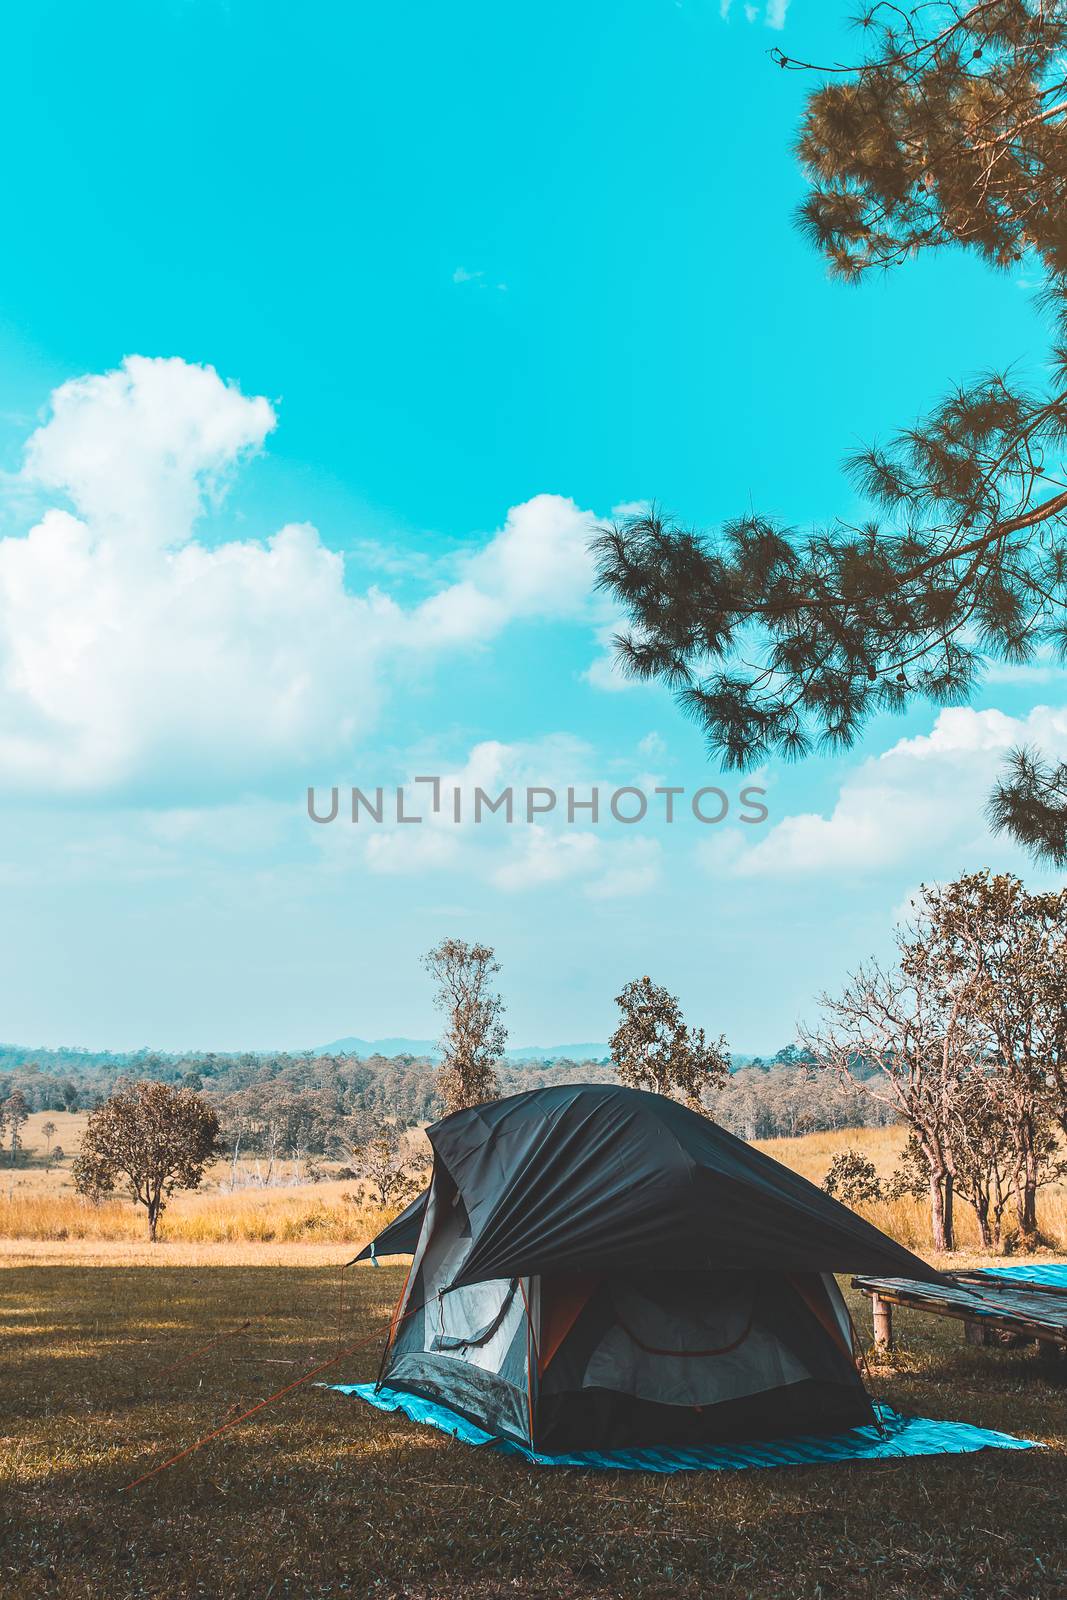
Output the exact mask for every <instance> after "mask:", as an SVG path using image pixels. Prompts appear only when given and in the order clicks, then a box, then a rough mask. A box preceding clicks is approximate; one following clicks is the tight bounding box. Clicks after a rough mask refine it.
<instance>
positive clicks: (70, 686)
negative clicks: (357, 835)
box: [0, 356, 600, 794]
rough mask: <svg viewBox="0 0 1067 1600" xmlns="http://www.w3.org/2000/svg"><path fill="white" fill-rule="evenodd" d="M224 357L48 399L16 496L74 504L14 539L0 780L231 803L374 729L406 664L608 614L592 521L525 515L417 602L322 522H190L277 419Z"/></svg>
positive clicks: (105, 380)
mask: <svg viewBox="0 0 1067 1600" xmlns="http://www.w3.org/2000/svg"><path fill="white" fill-rule="evenodd" d="M275 421H276V418H275V413H274V409H273V407H272V406H271V405H270V403H269V402H268V401H267V400H265V399H263V398H262V397H248V396H245V395H242V394H241V393H240V391H239V390H238V389H237V388H236V387H234V386H233V385H231V384H226V383H224V382H223V381H222V379H221V378H220V377H219V375H218V374H217V373H216V372H215V371H214V369H213V368H211V367H200V366H194V365H191V364H189V363H186V362H184V361H181V360H177V359H172V360H162V359H161V360H155V359H148V358H145V357H139V356H134V357H130V358H128V359H127V360H126V361H124V362H123V364H122V366H121V368H119V369H117V370H116V371H114V372H109V373H105V374H102V375H97V376H90V377H85V378H79V379H76V380H74V381H72V382H70V383H66V384H64V385H62V386H61V387H60V388H59V389H57V390H56V391H55V393H54V395H53V397H52V405H51V411H50V414H49V415H48V417H47V419H46V420H45V421H44V422H43V423H42V424H41V426H40V427H38V428H37V430H36V431H35V432H34V433H33V434H32V436H31V437H30V439H29V442H28V444H27V448H26V455H25V464H24V467H23V471H22V473H21V474H20V476H19V478H18V480H17V482H16V483H15V484H14V486H13V490H12V492H13V493H14V494H15V495H16V496H23V495H25V494H26V492H27V491H28V490H32V491H33V492H34V493H35V494H37V495H38V496H45V497H46V498H52V497H54V496H57V495H58V496H61V497H62V499H63V500H64V501H66V502H67V504H66V505H59V504H55V503H53V504H51V505H48V506H47V508H46V509H45V510H44V511H43V513H42V514H41V515H40V517H39V520H38V521H37V523H36V525H35V526H33V527H32V528H31V530H30V532H29V533H28V534H26V535H21V536H17V537H14V536H13V537H8V538H4V539H0V788H3V789H7V790H21V791H23V792H41V791H43V792H45V793H49V794H55V793H63V792H66V793H79V792H81V793H91V792H116V791H119V790H122V789H128V790H136V789H137V788H138V787H140V788H142V789H144V788H145V787H146V786H148V785H154V786H159V785H161V784H165V785H168V786H170V787H171V788H173V787H174V785H175V783H176V782H179V783H180V784H183V785H192V786H193V787H197V788H200V787H203V788H204V789H205V790H207V791H211V792H214V793H218V792H221V791H225V790H227V789H228V790H230V791H231V792H232V791H234V790H238V789H240V790H247V789H249V788H251V787H253V786H254V785H255V784H256V783H257V782H258V781H259V780H261V779H262V778H264V777H265V776H267V775H270V774H272V773H276V772H280V771H286V772H291V771H293V770H300V771H301V772H303V773H306V772H308V771H309V770H310V769H311V767H312V765H314V766H316V767H318V768H319V769H320V770H321V767H322V765H323V764H326V763H331V764H332V763H334V762H335V761H336V758H337V757H339V756H342V755H343V754H344V753H345V752H346V751H349V750H351V748H352V747H353V743H354V741H356V740H357V739H358V738H359V737H360V736H361V735H362V734H364V733H365V732H366V730H367V729H368V728H370V727H372V726H373V725H374V723H375V721H376V720H377V718H378V716H379V714H380V710H381V706H382V703H383V699H384V697H385V695H386V693H387V691H388V687H389V680H390V677H391V675H392V673H393V671H394V665H395V664H396V663H400V664H406V663H408V662H411V661H413V660H414V661H418V660H428V661H433V660H434V659H436V658H437V656H438V655H439V654H440V653H441V652H446V651H454V650H458V649H469V648H471V647H475V646H478V645H483V644H485V643H487V642H489V641H491V640H492V639H493V638H494V637H496V636H497V635H498V634H499V633H500V632H501V631H502V630H503V629H505V628H506V627H508V626H509V625H510V624H511V623H512V622H514V621H516V620H519V619H566V620H573V621H577V622H583V621H585V622H588V623H589V624H590V625H592V624H593V622H594V621H595V619H596V617H597V616H598V615H599V614H600V613H599V611H598V606H599V602H597V601H595V600H593V599H592V598H591V592H590V591H591V566H590V561H589V555H588V550H587V544H588V539H589V534H590V532H591V530H592V528H593V526H594V524H595V518H594V517H593V514H592V513H591V512H588V511H583V510H581V509H579V507H577V506H576V505H575V504H574V502H573V501H571V500H567V499H564V498H563V497H561V496H558V495H548V494H545V495H538V496H536V497H535V498H534V499H532V500H530V501H528V502H526V503H525V504H524V505H520V506H516V507H514V508H513V509H512V510H511V511H510V512H509V513H508V516H507V518H506V520H505V523H504V526H503V528H502V529H501V530H500V531H499V532H498V533H497V534H495V535H494V536H493V537H492V538H491V539H489V540H488V542H487V543H485V544H484V545H483V547H482V548H481V549H480V550H478V551H477V552H475V553H472V554H468V555H467V556H465V557H463V558H461V559H460V560H459V562H458V570H456V571H455V572H454V575H453V581H451V582H447V583H445V585H444V586H443V587H441V588H439V589H438V591H437V593H435V594H432V595H431V596H430V597H429V598H428V599H425V600H423V601H422V602H421V603H419V604H416V605H413V606H409V607H402V606H400V605H398V604H397V603H396V601H394V600H393V599H391V598H390V597H389V596H388V595H387V594H385V593H383V592H382V590H381V589H379V588H370V589H368V590H367V591H366V592H364V593H361V594H356V593H352V592H350V591H349V590H347V589H346V587H345V568H344V560H343V557H342V556H341V555H340V554H338V553H336V552H334V551H331V550H330V549H329V548H328V547H327V546H325V545H324V544H323V542H322V540H321V539H320V537H319V534H318V532H317V531H316V529H315V528H313V527H311V526H310V525H308V524H303V523H296V524H290V525H287V526H286V527H284V528H281V529H279V530H278V531H277V532H276V533H273V534H271V535H270V536H269V537H268V538H266V539H240V540H230V541H226V542H222V543H216V544H211V545H208V544H206V543H204V542H202V541H200V540H199V539H198V538H197V537H196V522H197V518H198V516H199V515H200V513H201V512H202V510H203V509H204V508H205V506H206V505H207V504H209V503H211V502H212V501H216V500H217V499H218V497H219V496H220V495H221V493H222V491H223V489H224V488H225V486H226V484H227V482H228V480H229V478H230V477H231V476H232V474H233V472H234V470H235V469H236V468H237V467H238V466H239V465H240V463H241V462H242V461H243V460H244V459H245V458H246V457H247V456H248V455H249V454H251V453H253V452H254V451H256V450H258V449H259V448H260V447H261V446H262V444H263V442H264V440H265V439H266V437H267V435H268V434H269V433H270V431H271V430H272V429H273V427H274V426H275Z"/></svg>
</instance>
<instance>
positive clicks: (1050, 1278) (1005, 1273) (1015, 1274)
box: [975, 1261, 1067, 1289]
mask: <svg viewBox="0 0 1067 1600" xmlns="http://www.w3.org/2000/svg"><path fill="white" fill-rule="evenodd" d="M975 1276H976V1277H983V1278H984V1277H986V1276H988V1277H992V1278H1012V1279H1014V1280H1015V1281H1016V1282H1017V1283H1021V1284H1026V1283H1036V1284H1038V1285H1040V1286H1041V1287H1042V1288H1045V1289H1067V1261H1035V1262H1034V1263H1033V1265H1031V1266H1014V1265H1013V1266H1010V1267H980V1268H979V1269H978V1270H977V1272H976V1274H975Z"/></svg>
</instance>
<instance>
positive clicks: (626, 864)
mask: <svg viewBox="0 0 1067 1600" xmlns="http://www.w3.org/2000/svg"><path fill="white" fill-rule="evenodd" d="M662 859H663V847H662V846H661V845H660V843H659V840H658V839H625V840H623V841H622V842H621V843H620V844H617V845H616V846H615V847H614V851H613V854H612V858H611V862H610V864H609V865H608V867H607V868H606V869H605V871H604V872H603V873H602V874H601V875H600V877H598V878H596V879H594V880H593V882H592V883H590V884H588V885H587V886H586V889H585V893H586V895H587V897H588V898H589V899H590V900H622V899H629V898H630V897H631V896H633V895H640V894H645V893H647V892H648V890H650V889H654V888H655V886H656V884H657V883H658V882H659V879H660V870H661V864H662Z"/></svg>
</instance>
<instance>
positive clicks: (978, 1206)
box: [974, 1200, 993, 1250]
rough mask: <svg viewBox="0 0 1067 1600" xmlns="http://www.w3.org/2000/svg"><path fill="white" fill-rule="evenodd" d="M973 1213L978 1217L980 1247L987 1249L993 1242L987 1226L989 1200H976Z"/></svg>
mask: <svg viewBox="0 0 1067 1600" xmlns="http://www.w3.org/2000/svg"><path fill="white" fill-rule="evenodd" d="M974 1214H975V1216H976V1217H977V1218H978V1233H979V1237H980V1238H981V1241H982V1247H983V1249H985V1250H989V1249H990V1248H991V1247H992V1244H993V1233H992V1230H991V1229H990V1226H989V1201H988V1200H978V1201H976V1202H975V1207H974Z"/></svg>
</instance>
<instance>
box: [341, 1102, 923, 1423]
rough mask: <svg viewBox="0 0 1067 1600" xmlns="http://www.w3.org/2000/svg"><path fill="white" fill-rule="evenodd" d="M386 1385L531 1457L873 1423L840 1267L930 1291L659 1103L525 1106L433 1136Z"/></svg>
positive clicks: (892, 1254) (853, 1232) (410, 1225)
mask: <svg viewBox="0 0 1067 1600" xmlns="http://www.w3.org/2000/svg"><path fill="white" fill-rule="evenodd" d="M428 1137H429V1140H430V1144H431V1146H432V1148H433V1153H434V1165H433V1174H432V1177H431V1182H430V1186H429V1188H428V1190H427V1191H426V1193H425V1195H423V1196H420V1198H419V1199H418V1200H417V1201H415V1202H414V1203H413V1204H412V1205H411V1206H409V1207H408V1209H407V1211H406V1212H405V1213H403V1214H402V1216H401V1217H399V1218H398V1219H397V1220H396V1221H395V1222H394V1223H393V1224H391V1226H390V1227H389V1228H387V1229H386V1230H385V1231H384V1232H383V1233H382V1234H380V1235H379V1236H378V1238H377V1239H376V1240H375V1241H374V1243H373V1245H370V1246H368V1247H367V1249H366V1250H365V1251H364V1252H363V1255H364V1256H366V1255H370V1254H376V1255H384V1254H389V1253H400V1252H405V1251H411V1252H413V1261H412V1266H411V1271H410V1272H409V1274H408V1279H407V1283H406V1285H405V1288H404V1292H403V1294H402V1295H401V1298H400V1301H399V1302H398V1305H397V1308H396V1313H395V1315H394V1319H393V1326H392V1331H391V1335H390V1339H389V1344H388V1347H387V1349H386V1353H385V1356H384V1359H383V1363H382V1369H381V1374H380V1382H381V1384H383V1385H387V1386H388V1387H389V1388H390V1389H393V1390H400V1391H407V1392H409V1393H411V1394H414V1395H417V1396H420V1397H422V1398H423V1399H426V1400H430V1401H433V1402H435V1403H437V1404H440V1405H444V1406H446V1407H448V1408H450V1409H451V1410H452V1411H454V1412H456V1413H458V1414H459V1415H461V1416H465V1417H467V1418H468V1419H469V1420H470V1421H473V1422H475V1423H477V1424H479V1425H480V1426H481V1427H484V1428H486V1429H487V1430H489V1431H490V1432H492V1433H497V1434H500V1435H502V1436H504V1437H510V1438H512V1439H515V1440H517V1441H520V1442H521V1443H523V1444H525V1445H528V1446H529V1447H531V1448H533V1449H536V1450H543V1451H546V1452H560V1451H565V1450H609V1449H618V1448H625V1447H632V1446H642V1445H693V1444H701V1443H706V1442H710V1441H715V1440H724V1439H740V1438H761V1437H780V1436H781V1435H783V1434H786V1433H817V1432H824V1433H837V1432H840V1431H841V1430H843V1429H845V1428H850V1427H854V1426H857V1425H859V1424H862V1423H869V1422H871V1421H872V1420H873V1410H872V1406H871V1402H870V1399H869V1398H868V1396H867V1393H866V1391H865V1389H864V1387H863V1384H862V1382H861V1380H860V1378H859V1375H858V1372H857V1369H856V1363H855V1359H854V1354H855V1352H854V1350H853V1347H852V1335H851V1327H850V1323H849V1319H848V1314H847V1312H846V1310H845V1306H844V1302H843V1300H842V1298H841V1294H840V1291H839V1290H838V1288H837V1285H836V1283H835V1281H834V1277H833V1274H834V1273H835V1272H862V1273H870V1274H891V1275H896V1276H904V1277H910V1278H928V1279H933V1278H936V1277H937V1276H938V1275H937V1274H936V1273H935V1272H934V1271H933V1269H932V1268H930V1267H928V1266H927V1265H926V1264H925V1263H924V1262H923V1261H921V1260H919V1258H918V1257H916V1256H913V1255H912V1254H911V1253H910V1252H909V1251H907V1250H905V1249H904V1248H903V1247H902V1246H900V1245H898V1244H896V1243H895V1242H894V1241H893V1240H892V1239H889V1238H887V1237H886V1236H885V1235H884V1234H883V1233H881V1232H879V1230H878V1229H877V1228H874V1227H873V1226H872V1225H871V1224H870V1223H868V1222H865V1221H864V1220H863V1219H862V1218H861V1217H858V1216H857V1215H856V1214H855V1213H854V1212H852V1211H849V1210H848V1209H847V1208H846V1207H844V1206H842V1205H839V1204H838V1203H837V1202H836V1201H835V1200H832V1199H830V1197H829V1196H828V1195H826V1194H824V1193H823V1192H822V1190H820V1189H817V1188H815V1186H814V1185H813V1184H810V1183H808V1182H807V1181H806V1180H805V1179H803V1178H800V1177H798V1176H797V1175H796V1174H795V1173H793V1172H791V1171H789V1169H788V1168H786V1167H783V1166H781V1165H780V1164H779V1163H778V1162H776V1161H772V1160H771V1159H770V1158H769V1157H768V1156H765V1155H762V1154H761V1153H760V1152H759V1151H757V1150H754V1149H753V1148H752V1147H751V1146H750V1145H747V1144H745V1143H744V1142H743V1141H741V1140H739V1139H735V1138H734V1137H733V1136H732V1135H731V1134H729V1133H727V1132H726V1131H725V1130H724V1129H722V1128H720V1127H718V1126H717V1125H716V1124H715V1123H713V1122H710V1121H709V1120H708V1119H707V1118H706V1117H702V1116H699V1115H697V1114H696V1113H694V1112H692V1111H689V1110H687V1109H686V1108H685V1107H684V1106H680V1105H678V1104H676V1103H675V1102H674V1101H672V1100H668V1099H665V1098H663V1097H662V1096H660V1095H653V1094H645V1093H642V1092H641V1091H638V1090H634V1089H623V1088H619V1087H616V1086H613V1085H606V1084H576V1085H575V1084H571V1085H566V1086H563V1087H558V1088H550V1089H535V1090H533V1091H532V1092H530V1093H529V1094H522V1095H515V1096H513V1097H511V1098H509V1099H507V1100H497V1101H492V1102H490V1103H489V1104H488V1105H483V1106H478V1107H475V1108H474V1109H472V1110H470V1111H463V1112H459V1113H457V1114H456V1115H455V1116H451V1117H447V1118H445V1119H444V1121H442V1122H439V1123H437V1124H436V1125H435V1126H434V1127H432V1128H430V1129H429V1130H428Z"/></svg>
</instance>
